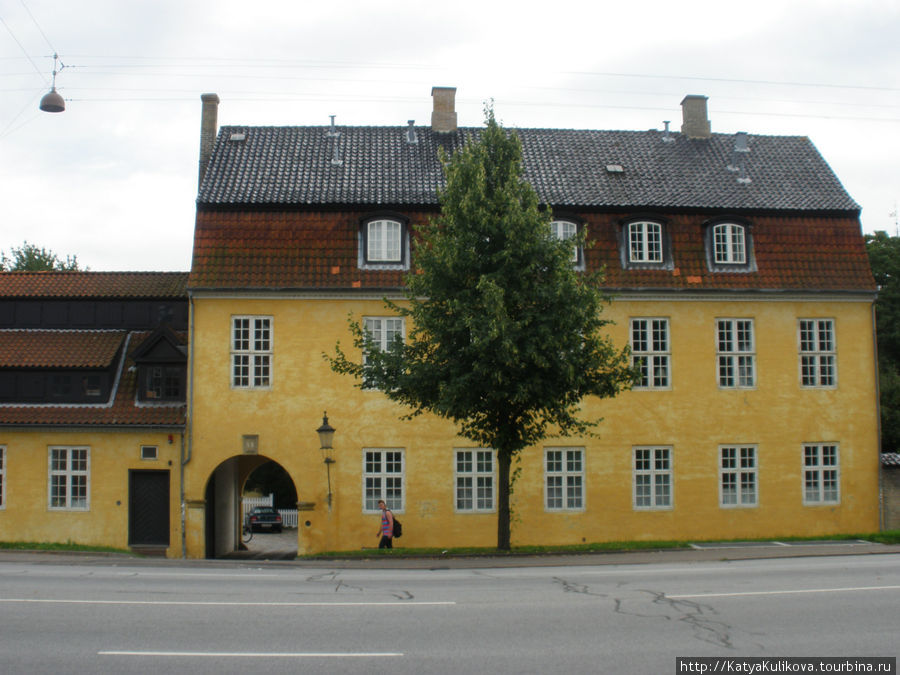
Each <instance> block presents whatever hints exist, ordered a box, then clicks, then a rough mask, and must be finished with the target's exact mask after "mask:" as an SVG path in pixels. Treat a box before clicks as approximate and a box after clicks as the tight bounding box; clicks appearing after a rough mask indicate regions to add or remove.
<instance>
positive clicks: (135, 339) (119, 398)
mask: <svg viewBox="0 0 900 675" xmlns="http://www.w3.org/2000/svg"><path fill="white" fill-rule="evenodd" d="M149 335H150V333H149V332H139V333H138V332H136V333H131V339H130V340H129V352H130V351H132V350H133V348H136V347H137V346H138V345H139V344H140V343H141V342H142V341H143V340H145V339H146V338H147V337H148V336H149ZM123 358H125V362H124V364H122V368H121V371H120V375H119V378H118V380H117V386H116V390H115V398H114V399H113V401H111V402H107V403H106V404H102V405H97V404H88V403H83V404H74V403H73V404H60V405H52V404H40V405H10V404H3V405H0V426H34V427H39V426H87V427H117V428H122V429H127V428H128V427H144V426H161V427H179V426H184V424H185V416H186V415H185V412H186V406H185V405H184V404H179V405H171V404H162V403H157V404H153V403H138V402H137V371H136V369H135V368H134V367H133V366H134V362H133V361H131V359H129V358H127V356H124V355H123Z"/></svg>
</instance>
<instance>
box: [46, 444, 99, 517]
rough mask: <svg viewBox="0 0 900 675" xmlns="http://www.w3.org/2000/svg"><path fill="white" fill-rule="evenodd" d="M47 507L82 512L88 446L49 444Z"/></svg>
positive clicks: (85, 500) (85, 499)
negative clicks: (70, 446)
mask: <svg viewBox="0 0 900 675" xmlns="http://www.w3.org/2000/svg"><path fill="white" fill-rule="evenodd" d="M48 474H49V475H48V481H49V489H48V493H49V508H50V509H53V510H78V511H86V510H87V509H88V507H89V492H88V488H89V484H88V483H89V481H88V478H89V476H90V452H89V450H88V448H78V447H76V448H68V447H66V448H63V447H51V448H50V456H49V472H48Z"/></svg>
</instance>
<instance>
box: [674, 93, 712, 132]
mask: <svg viewBox="0 0 900 675" xmlns="http://www.w3.org/2000/svg"><path fill="white" fill-rule="evenodd" d="M706 101H707V98H706V96H698V95H696V94H690V95H688V96H685V97H684V100H683V101H682V102H681V114H682V117H683V122H682V124H681V133H683V134H684V135H685V136H687V137H688V138H709V137H710V136H712V132H711V130H710V125H709V118H708V116H707V113H706Z"/></svg>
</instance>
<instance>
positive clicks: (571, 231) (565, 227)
mask: <svg viewBox="0 0 900 675" xmlns="http://www.w3.org/2000/svg"><path fill="white" fill-rule="evenodd" d="M550 232H552V233H553V236H554V237H556V238H557V239H560V240H562V241H565V240H566V239H573V238H574V237H575V235H576V234H577V233H578V225H576V224H575V223H573V222H572V221H570V220H554V221H553V222H551V223H550ZM578 253H579V252H578V247H577V246H573V247H572V262H573V263H577V262H578V261H579V258H580V257H579V255H578Z"/></svg>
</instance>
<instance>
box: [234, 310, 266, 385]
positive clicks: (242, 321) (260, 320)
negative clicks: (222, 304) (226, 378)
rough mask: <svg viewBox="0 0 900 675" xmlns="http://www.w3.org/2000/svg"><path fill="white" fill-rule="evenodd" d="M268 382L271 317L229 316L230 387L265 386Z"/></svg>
mask: <svg viewBox="0 0 900 675" xmlns="http://www.w3.org/2000/svg"><path fill="white" fill-rule="evenodd" d="M271 384H272V317H270V316H234V317H232V318H231V386H232V387H235V388H239V389H268V388H269V387H270V386H271Z"/></svg>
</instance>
